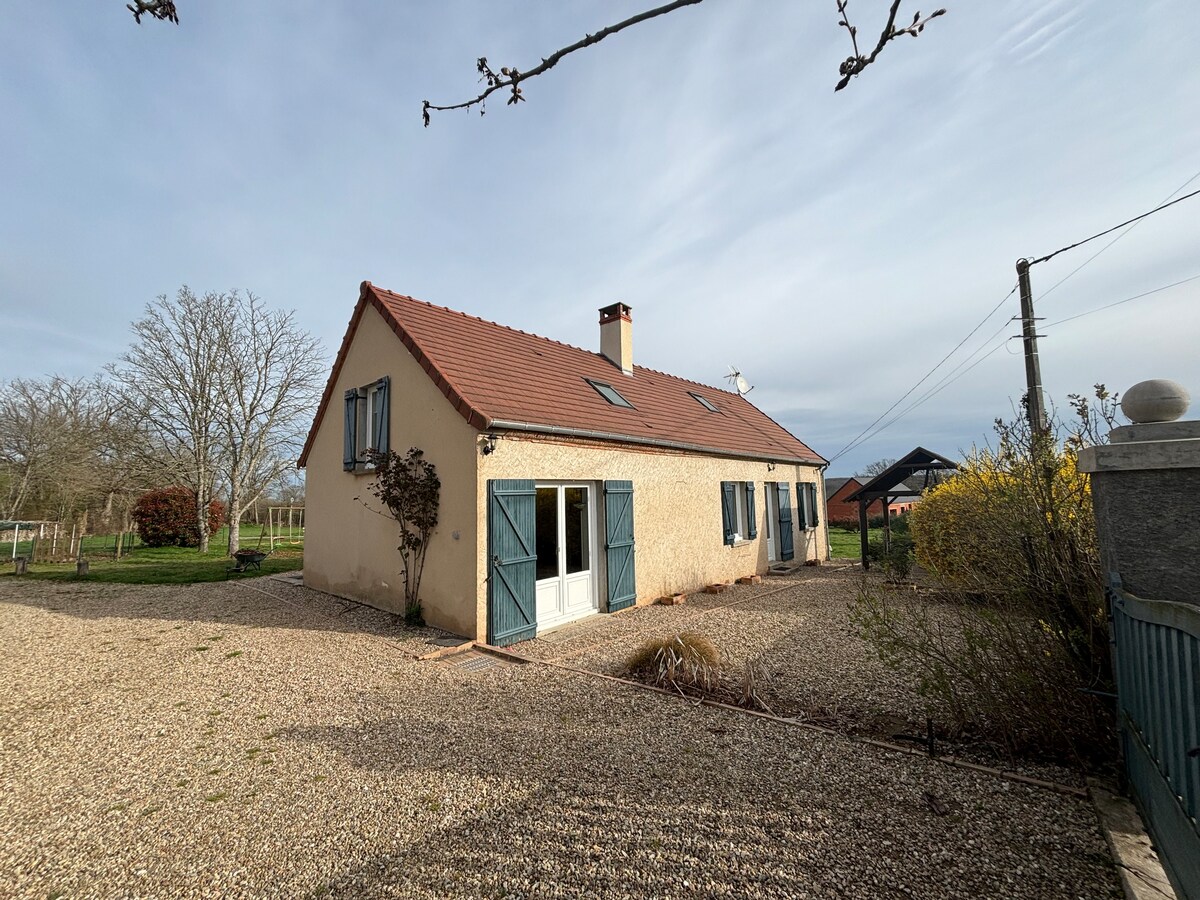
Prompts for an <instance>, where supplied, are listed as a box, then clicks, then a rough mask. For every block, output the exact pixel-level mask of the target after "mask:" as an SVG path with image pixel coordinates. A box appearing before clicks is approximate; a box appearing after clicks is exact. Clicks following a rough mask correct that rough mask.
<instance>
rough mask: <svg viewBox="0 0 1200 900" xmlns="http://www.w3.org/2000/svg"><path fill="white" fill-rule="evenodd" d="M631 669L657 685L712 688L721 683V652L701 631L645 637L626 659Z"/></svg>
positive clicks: (707, 689)
mask: <svg viewBox="0 0 1200 900" xmlns="http://www.w3.org/2000/svg"><path fill="white" fill-rule="evenodd" d="M626 665H627V668H628V669H629V673H630V674H631V675H634V676H636V677H638V678H640V679H642V680H644V681H648V682H649V683H650V684H653V685H654V686H656V687H662V688H667V689H669V690H677V691H680V692H681V693H682V692H683V691H684V690H686V689H692V690H698V691H701V692H706V693H709V692H713V691H715V690H716V689H717V688H718V687H719V685H720V683H721V654H720V653H718V652H717V648H716V647H715V646H714V645H713V642H712V641H710V640H709V639H708V638H706V637H705V636H704V635H702V634H696V633H695V632H692V631H685V632H683V633H682V634H677V635H675V636H674V637H667V638H655V639H652V640H649V641H646V642H645V643H644V644H642V646H640V647H639V648H638V649H637V650H635V651H634V652H633V654H632V655H631V656H630V657H629V659H628V660H627V663H626Z"/></svg>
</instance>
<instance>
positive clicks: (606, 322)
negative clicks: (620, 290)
mask: <svg viewBox="0 0 1200 900" xmlns="http://www.w3.org/2000/svg"><path fill="white" fill-rule="evenodd" d="M632 312H633V308H632V307H630V306H626V305H625V304H624V303H614V304H613V305H612V306H606V307H604V308H603V309H601V310H600V353H601V355H603V356H605V357H607V358H608V361H609V362H611V363H612V364H613V365H614V366H616V367H617V368H618V369H620V370H621V372H622V373H623V374H625V375H632V374H633V319H632V317H631V316H630V313H632Z"/></svg>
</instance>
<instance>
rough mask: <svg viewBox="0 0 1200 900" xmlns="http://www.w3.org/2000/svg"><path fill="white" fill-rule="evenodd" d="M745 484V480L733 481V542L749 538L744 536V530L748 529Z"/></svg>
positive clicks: (742, 541) (740, 541)
mask: <svg viewBox="0 0 1200 900" xmlns="http://www.w3.org/2000/svg"><path fill="white" fill-rule="evenodd" d="M746 484H747V482H745V481H735V482H734V483H733V518H734V520H735V521H734V523H733V524H734V528H733V542H734V543H735V544H741V543H744V542H746V541H748V540H750V538H748V537H746V532H747V531H749V530H750V521H749V517H748V516H747V514H746Z"/></svg>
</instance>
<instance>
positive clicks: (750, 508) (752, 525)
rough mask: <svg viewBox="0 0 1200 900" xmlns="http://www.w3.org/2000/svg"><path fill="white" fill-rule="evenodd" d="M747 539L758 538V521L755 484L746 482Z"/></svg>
mask: <svg viewBox="0 0 1200 900" xmlns="http://www.w3.org/2000/svg"><path fill="white" fill-rule="evenodd" d="M746 537H750V538H756V537H758V521H757V519H756V518H755V516H754V482H753V481H747V482H746Z"/></svg>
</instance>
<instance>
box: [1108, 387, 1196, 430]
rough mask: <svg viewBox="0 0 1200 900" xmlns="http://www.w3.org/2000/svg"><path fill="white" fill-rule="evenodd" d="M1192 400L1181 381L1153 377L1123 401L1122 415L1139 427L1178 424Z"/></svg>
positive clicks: (1133, 390)
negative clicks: (1151, 424)
mask: <svg viewBox="0 0 1200 900" xmlns="http://www.w3.org/2000/svg"><path fill="white" fill-rule="evenodd" d="M1191 402H1192V398H1191V397H1190V396H1189V395H1188V392H1187V388H1185V387H1184V386H1183V385H1182V384H1180V383H1179V382H1177V381H1170V380H1168V379H1166V378H1152V379H1150V380H1149V381H1139V382H1138V383H1137V384H1135V385H1134V386H1133V387H1131V388H1130V389H1129V390H1127V391H1126V392H1125V396H1124V397H1122V398H1121V412H1123V413H1125V415H1126V417H1127V418H1128V419H1129V421H1130V422H1133V423H1134V424H1135V425H1145V424H1149V423H1151V422H1174V421H1175V420H1176V419H1178V418H1179V417H1180V416H1182V415H1183V414H1184V413H1185V412H1187V408H1188V404H1189V403H1191Z"/></svg>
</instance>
